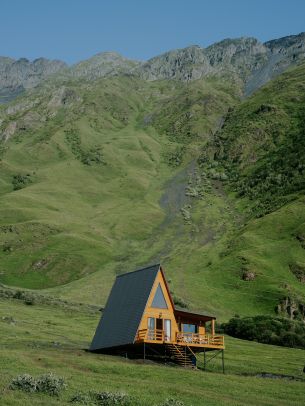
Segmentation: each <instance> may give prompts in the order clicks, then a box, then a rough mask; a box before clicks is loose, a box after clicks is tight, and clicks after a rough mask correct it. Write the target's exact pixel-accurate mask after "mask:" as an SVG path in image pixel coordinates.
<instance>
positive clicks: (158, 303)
mask: <svg viewBox="0 0 305 406" xmlns="http://www.w3.org/2000/svg"><path fill="white" fill-rule="evenodd" d="M151 307H157V308H159V309H167V308H168V307H167V304H166V300H165V298H164V295H163V292H162V289H161V286H160V283H159V285H158V287H157V290H156V293H155V297H154V300H153V301H152V304H151Z"/></svg>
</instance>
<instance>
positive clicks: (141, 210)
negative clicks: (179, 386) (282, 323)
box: [0, 67, 305, 320]
mask: <svg viewBox="0 0 305 406" xmlns="http://www.w3.org/2000/svg"><path fill="white" fill-rule="evenodd" d="M303 78H304V68H303V67H300V68H297V69H295V70H292V71H291V72H289V73H287V74H285V75H284V76H283V77H282V78H280V79H277V80H276V81H274V82H272V83H270V84H269V85H267V86H266V87H265V88H263V89H262V90H260V91H259V92H258V93H257V94H256V95H254V96H252V98H250V99H249V100H247V101H245V102H243V103H242V104H241V105H240V107H237V108H236V109H235V110H234V111H233V113H231V114H230V115H229V118H228V119H227V120H226V123H225V126H224V128H223V130H222V132H221V133H220V134H218V135H217V139H218V142H219V143H220V145H221V148H222V149H221V153H223V156H227V157H228V156H229V157H230V159H231V161H232V163H234V162H235V161H236V159H235V158H236V157H235V155H234V153H233V152H232V151H235V153H237V152H236V151H241V154H240V156H241V158H240V163H238V162H239V161H238V162H237V161H236V162H237V163H235V164H234V165H235V166H234V165H233V164H231V165H227V170H228V168H229V167H230V168H232V167H234V171H235V173H236V171H237V169H238V168H240V169H239V170H241V171H242V174H243V176H244V177H245V176H246V174H248V173H252V172H251V171H253V165H256V164H255V163H254V164H253V156H252V155H253V153H255V154H256V157H258V158H259V157H260V156H261V154H262V153H263V152H264V151H266V150H267V146H268V148H269V147H270V149H271V150H273V151H274V153H276V152H277V148H278V147H279V145H280V144H281V143H283V142H284V140H285V139H286V138H285V134H286V133H285V131H282V130H281V128H284V129H286V130H287V131H288V130H289V128H290V127H291V128H297V125H296V122H298V121H297V120H299V119H300V109H301V106H302V100H303V99H302V97H303V96H302V94H300V95H299V94H298V93H297V91H298V89H299V88H298V83H301V80H303ZM285 83H286V84H285ZM301 84H302V83H301ZM67 87H69V89H72V90H73V91H74V92H75V94H76V95H77V96H78V97H79V98H80V100H78V99H77V97H76V96H74V99H73V100H72V102H71V103H70V104H69V103H68V104H67V105H65V106H61V107H59V108H57V110H56V113H57V115H55V117H53V118H51V119H49V120H48V121H47V124H46V125H44V128H43V130H42V129H39V130H36V131H33V130H27V131H26V132H25V133H24V134H23V133H22V134H23V135H21V133H20V132H19V133H17V136H16V137H15V138H13V139H12V141H11V142H10V143H9V144H7V145H8V147H9V148H8V150H7V151H6V153H5V155H4V157H3V161H2V169H3V171H2V174H3V175H2V182H3V185H4V186H3V188H2V193H3V194H2V196H1V198H0V199H1V206H0V207H1V209H0V210H1V213H2V216H1V217H2V224H3V225H4V228H2V233H1V234H0V239H1V241H2V247H3V250H2V252H0V256H1V270H0V272H1V274H0V278H1V279H0V281H2V282H4V283H8V284H13V285H19V286H25V287H29V288H49V289H50V288H51V292H52V294H54V295H57V296H62V297H65V298H68V299H70V300H74V301H83V302H89V303H100V304H104V303H105V300H106V298H107V296H108V293H109V289H110V286H111V284H112V283H113V280H114V278H115V276H116V274H117V273H120V272H125V271H129V270H132V269H134V268H135V267H140V266H142V265H146V264H148V263H152V262H159V261H161V262H162V264H163V265H164V267H165V270H166V275H167V277H168V278H169V279H170V281H171V282H170V284H171V289H172V291H173V293H174V295H175V296H176V297H177V298H178V299H182V300H183V301H184V302H186V303H187V304H188V306H189V308H192V309H198V310H201V311H205V312H210V313H213V314H215V315H216V316H217V317H218V318H220V319H221V320H225V319H227V318H228V317H230V316H232V315H233V314H236V313H238V314H241V315H251V314H252V315H254V314H259V313H269V314H274V309H275V307H276V306H277V305H278V303H279V302H280V300H281V299H283V298H284V297H286V296H290V297H292V298H296V299H297V300H298V301H299V302H302V301H303V298H304V296H305V287H304V286H305V285H304V284H302V283H300V282H299V281H298V280H297V278H296V277H295V276H294V275H293V274H292V273H291V271H290V266H291V264H295V263H297V264H303V263H305V251H304V249H303V248H302V244H301V243H300V240H299V239H297V238H296V237H297V236H298V237H299V236H300V235H301V236H302V235H303V234H304V224H305V219H304V210H303V204H304V203H303V198H302V197H301V195H300V198H299V200H296V201H293V202H292V203H290V204H289V205H287V206H284V207H282V208H279V209H278V210H277V211H275V212H274V213H271V214H269V215H267V216H265V217H262V218H259V219H253V218H252V219H251V212H249V210H250V209H251V207H252V206H253V205H255V204H256V203H257V200H254V201H253V203H252V206H251V204H250V205H249V204H248V202H249V200H247V201H246V200H245V199H240V198H239V197H238V196H236V194H232V193H227V191H226V190H224V188H223V185H222V183H221V182H219V181H212V182H211V181H210V180H209V179H207V178H206V176H205V173H204V171H203V170H202V169H200V168H198V167H197V165H196V157H197V156H198V154H199V152H200V150H201V149H202V145H203V144H205V143H206V142H207V141H208V140H209V139H210V138H211V134H212V133H213V130H214V129H215V128H216V127H217V124H218V122H219V120H220V118H221V116H222V115H223V114H224V113H225V112H226V111H227V108H228V106H230V105H234V103H236V99H235V97H234V96H233V95H234V94H236V89H234V88H233V87H232V85H230V84H229V83H227V84H224V83H223V82H222V81H220V82H219V81H217V80H215V79H210V80H208V81H199V82H192V83H190V84H181V83H176V82H153V83H146V82H141V81H137V80H134V79H131V78H115V79H111V80H109V79H107V80H100V81H98V82H96V83H95V84H94V86H92V85H90V84H83V83H81V82H72V83H70V84H68V85H67ZM279 87H280V89H281V91H279V90H278V88H279ZM52 91H53V90H52V88H51V91H50V93H51V94H52ZM127 94H128V98H126V95H127ZM287 94H288V95H289V97H288V99H287V97H286V96H285V95H287ZM34 95H35V94H34ZM32 97H34V96H32ZM35 97H37V96H35ZM40 97H41V102H40V104H39V105H38V106H36V107H35V109H36V111H38V112H43V111H45V110H46V105H47V104H48V103H49V100H50V96H48V95H46V93H45V92H44V91H43V89H42V90H40ZM75 100H76V101H75ZM77 100H78V101H77ZM264 105H267V106H271V107H272V111H269V110H268V108H267V111H262V110H261V107H262V106H264ZM285 106H286V107H285ZM285 109H287V112H286V113H285V114H283V113H282V112H283V111H284V110H285ZM263 110H264V109H263ZM257 111H258V113H257ZM272 112H273V113H272ZM290 116H291V118H289V117H290ZM13 119H16V117H13ZM17 119H18V114H17ZM280 119H283V120H284V121H283V125H282V126H281V125H278V124H277V126H272V125H269V124H268V123H269V121H271V122H272V123H274V124H275V123H276V122H280ZM11 120H12V118H11ZM251 120H252V121H251ZM253 120H256V121H255V123H253ZM289 123H290V124H289ZM289 126H290V127H289ZM253 128H254V129H255V131H254V130H253ZM274 128H277V129H278V131H279V132H280V134H281V137H280V139H281V141H278V143H273V144H272V143H271V141H270V140H271V138H272V139H273V138H274V134H275V132H276V131H275V129H274ZM251 129H252V130H253V131H254V132H255V134H256V132H257V129H260V131H261V132H262V134H263V136H261V138H262V139H263V140H264V142H261V143H258V142H253V140H252V135H253V132H251V131H252V130H251ZM271 130H272V133H270V131H271ZM238 131H239V132H238ZM288 133H289V134H290V135H289V136H290V138H291V137H292V136H293V134H295V132H294V133H293V132H290V131H288ZM18 134H19V135H18ZM251 134H252V135H251ZM78 137H79V138H78ZM79 140H80V142H79ZM96 146H100V147H101V148H102V156H103V160H104V161H105V163H106V164H105V165H103V164H95V163H93V164H92V165H91V166H88V165H84V164H83V163H82V161H81V160H82V156H83V155H81V154H83V153H84V151H85V152H86V151H88V150H90V148H92V147H94V148H96ZM249 146H250V147H251V148H250V147H249ZM181 151H182V162H181V163H180V165H178V166H175V165H176V163H177V162H178V163H179V162H180V160H181ZM219 154H220V153H219ZM251 154H252V155H251ZM221 162H222V163H223V162H224V159H223V160H222V161H221ZM257 162H258V164H257V165H259V162H260V161H257ZM169 163H170V164H171V165H169ZM251 165H252V166H251ZM27 172H30V173H32V172H35V173H34V174H33V175H32V179H33V183H32V184H30V185H28V186H27V187H26V188H24V189H21V190H18V191H12V184H11V181H12V175H13V174H16V173H27ZM187 187H190V188H191V189H192V190H193V191H195V192H194V193H193V197H191V196H188V195H187V194H188V193H187ZM181 209H183V211H181ZM249 219H250V220H249ZM245 220H247V224H246V225H244V226H243V222H244V221H245ZM11 225H13V227H12V231H10V230H11V228H10V227H11ZM8 226H9V228H7V227H8ZM304 235H305V234H304ZM7 245H8V246H11V250H7ZM244 270H247V271H251V272H255V273H256V275H257V277H256V279H255V281H252V282H247V281H243V280H242V278H241V276H242V273H243V271H244Z"/></svg>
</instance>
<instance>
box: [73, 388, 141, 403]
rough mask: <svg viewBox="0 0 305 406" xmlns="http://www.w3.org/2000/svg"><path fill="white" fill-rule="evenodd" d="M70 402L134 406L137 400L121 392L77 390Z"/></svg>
mask: <svg viewBox="0 0 305 406" xmlns="http://www.w3.org/2000/svg"><path fill="white" fill-rule="evenodd" d="M71 403H79V404H82V405H98V406H115V405H118V406H136V405H137V404H138V402H137V400H135V399H133V398H132V397H130V396H129V395H127V394H126V393H122V392H107V391H105V392H95V391H90V392H86V393H83V392H79V393H76V394H75V395H73V397H72V398H71Z"/></svg>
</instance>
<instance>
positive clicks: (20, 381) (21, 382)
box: [9, 374, 37, 392]
mask: <svg viewBox="0 0 305 406" xmlns="http://www.w3.org/2000/svg"><path fill="white" fill-rule="evenodd" d="M9 388H10V389H12V390H22V391H24V392H36V391H37V382H36V379H35V378H33V377H32V376H31V375H29V374H23V375H18V376H16V378H14V379H13V380H12V382H11V383H10V386H9Z"/></svg>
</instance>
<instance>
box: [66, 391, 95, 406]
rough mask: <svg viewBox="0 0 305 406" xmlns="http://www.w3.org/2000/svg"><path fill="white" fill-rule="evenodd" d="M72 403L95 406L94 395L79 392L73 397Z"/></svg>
mask: <svg viewBox="0 0 305 406" xmlns="http://www.w3.org/2000/svg"><path fill="white" fill-rule="evenodd" d="M70 402H71V403H79V404H81V405H92V404H94V400H93V395H92V393H91V392H89V393H83V392H78V393H76V394H75V395H73V396H72V398H71V400H70Z"/></svg>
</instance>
